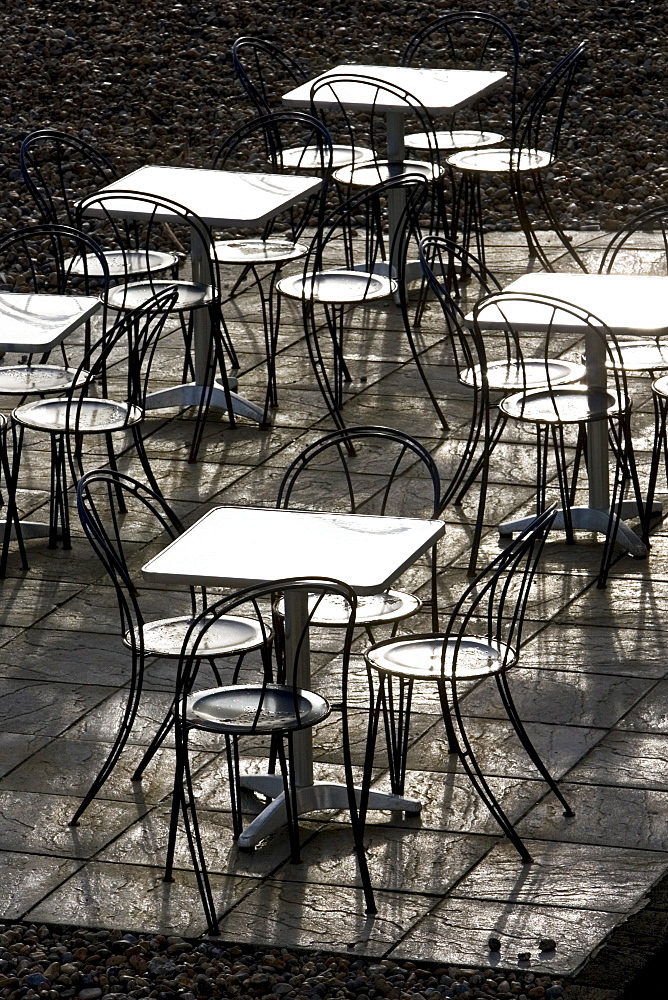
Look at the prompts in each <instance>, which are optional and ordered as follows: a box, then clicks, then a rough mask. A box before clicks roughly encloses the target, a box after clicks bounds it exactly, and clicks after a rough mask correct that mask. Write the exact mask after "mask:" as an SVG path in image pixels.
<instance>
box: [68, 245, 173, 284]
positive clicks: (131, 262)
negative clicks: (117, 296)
mask: <svg viewBox="0 0 668 1000" xmlns="http://www.w3.org/2000/svg"><path fill="white" fill-rule="evenodd" d="M104 259H105V260H106V262H107V267H108V268H109V274H110V276H111V277H112V278H120V277H122V278H124V277H125V276H126V275H127V274H152V273H153V272H155V273H158V272H160V271H167V270H168V269H169V268H170V267H175V266H176V265H177V264H178V263H179V258H178V255H177V254H175V253H163V252H162V251H159V250H148V251H141V250H127V251H126V252H125V253H123V251H122V250H105V251H104ZM64 266H65V267H66V268H67V270H68V271H70V272H71V273H72V274H88V275H91V276H93V277H95V276H98V275H99V276H101V275H102V267H101V265H100V261H99V260H98V258H97V257H96V256H95V255H94V254H87V255H86V260H85V262H84V260H83V259H82V258H81V257H70V258H69V259H68V260H66V261H65V262H64Z"/></svg>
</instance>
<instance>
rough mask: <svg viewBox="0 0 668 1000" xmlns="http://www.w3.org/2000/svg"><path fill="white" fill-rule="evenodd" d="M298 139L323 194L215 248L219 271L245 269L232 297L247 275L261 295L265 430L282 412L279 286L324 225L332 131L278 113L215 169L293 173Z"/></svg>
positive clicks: (248, 128) (236, 136) (226, 146)
mask: <svg viewBox="0 0 668 1000" xmlns="http://www.w3.org/2000/svg"><path fill="white" fill-rule="evenodd" d="M299 137H301V139H302V143H301V145H300V146H298V147H297V148H298V149H300V150H302V152H303V153H304V155H305V156H308V162H309V164H310V167H311V169H317V172H318V173H320V174H321V175H322V178H323V180H322V185H321V187H320V190H319V191H318V192H317V193H316V194H315V195H313V196H312V197H311V198H307V199H306V200H305V201H303V202H301V203H300V204H299V205H298V206H296V207H293V208H292V209H291V210H290V212H289V213H287V215H286V216H281V218H280V219H278V218H274V219H271V220H270V221H269V222H268V223H267V225H266V226H265V228H264V230H263V231H262V232H261V233H259V234H258V235H257V236H252V237H249V236H248V235H247V234H246V235H241V236H239V237H237V238H234V239H224V240H216V241H215V244H214V247H215V259H216V263H217V264H218V265H219V266H228V267H230V266H231V267H240V268H242V273H241V275H240V277H239V279H238V281H237V282H236V284H235V286H234V288H233V289H232V292H231V296H233V295H234V293H235V292H236V290H237V288H238V286H239V285H240V283H241V282H242V281H243V280H244V279H245V277H246V276H247V275H248V274H250V275H251V276H252V278H253V281H254V283H255V286H256V288H257V290H258V295H259V299H260V305H261V308H262V322H263V327H264V349H265V354H266V358H267V392H266V398H265V408H264V413H265V416H264V423H265V424H266V422H267V415H268V411H269V408H270V407H276V406H278V387H277V384H276V363H275V362H276V350H277V344H278V331H279V325H280V316H281V311H280V301H281V300H280V297H279V296H278V294H277V292H276V282H277V280H278V278H279V277H280V273H281V269H282V268H283V266H284V265H286V264H289V263H291V262H292V261H296V260H299V259H300V258H302V257H304V256H305V255H306V254H307V253H308V244H305V243H300V242H299V239H300V237H301V236H302V234H303V233H304V230H305V229H306V227H307V226H311V227H315V228H316V229H317V228H318V226H319V225H320V224H321V223H322V220H323V217H324V214H325V205H326V200H327V191H328V183H327V181H328V177H329V174H330V172H331V166H332V141H331V139H330V137H329V133H328V132H327V129H326V128H325V126H324V125H323V124H322V123H321V122H320V121H318V119H316V118H312V117H311V116H310V115H305V114H301V113H300V112H293V111H278V112H275V113H273V114H268V115H262V116H261V117H260V118H254V119H252V120H251V121H250V122H247V123H246V124H245V125H242V126H241V127H240V128H238V129H237V130H236V132H234V133H233V134H232V135H231V136H230V137H229V138H228V139H227V140H226V141H225V142H224V143H223V144H222V146H221V147H220V149H219V150H218V152H217V153H216V156H215V157H214V160H213V164H212V166H213V167H214V169H216V168H217V169H221V170H236V171H238V170H252V171H253V172H257V171H263V172H265V173H269V174H273V173H275V174H281V173H291V172H292V171H293V170H294V169H295V167H298V166H300V164H299V163H297V164H294V163H292V162H291V163H290V166H289V167H286V165H285V164H284V150H285V149H286V148H287V147H288V142H289V141H290V140H291V141H293V142H294V141H295V139H297V138H299ZM279 223H280V230H281V233H280V235H279V229H278V224H279ZM286 229H287V232H286V231H285V230H286ZM266 268H270V273H269V279H268V281H267V275H266V274H264V273H263V272H264V270H265V269H266Z"/></svg>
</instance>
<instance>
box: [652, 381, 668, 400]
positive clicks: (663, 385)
mask: <svg viewBox="0 0 668 1000" xmlns="http://www.w3.org/2000/svg"><path fill="white" fill-rule="evenodd" d="M652 392H654V393H656V395H657V396H665V397H666V398H667V399H668V375H662V376H661V378H658V379H656V381H654V382H652Z"/></svg>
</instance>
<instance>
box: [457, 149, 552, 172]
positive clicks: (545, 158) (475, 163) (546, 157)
mask: <svg viewBox="0 0 668 1000" xmlns="http://www.w3.org/2000/svg"><path fill="white" fill-rule="evenodd" d="M552 159H553V157H552V154H551V153H550V152H548V151H547V150H546V149H532V150H528V149H524V150H521V151H519V152H518V151H517V150H511V149H495V148H488V149H467V150H462V152H461V153H454V154H453V155H452V156H449V157H448V159H447V163H448V165H449V166H451V167H456V168H457V169H458V170H474V171H479V172H480V173H499V174H507V173H508V171H509V170H510V169H511V166H512V169H513V170H519V171H522V170H544V169H545V167H549V165H550V164H551V163H552Z"/></svg>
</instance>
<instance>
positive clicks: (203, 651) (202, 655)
mask: <svg viewBox="0 0 668 1000" xmlns="http://www.w3.org/2000/svg"><path fill="white" fill-rule="evenodd" d="M119 496H122V497H123V508H124V510H125V511H126V512H128V511H129V513H128V518H127V520H128V523H129V525H130V526H131V527H132V525H133V522H134V523H135V524H136V522H137V520H138V521H139V523H140V524H141V537H142V540H144V541H146V540H148V539H155V538H159V537H162V536H163V535H166V536H167V539H168V540H173V539H174V538H176V537H177V536H178V535H180V534H182V532H183V530H184V528H183V525H182V524H181V522H180V520H179V518H178V517H177V516H176V514H175V513H174V511H173V510H172V509H171V507H170V506H169V505H168V503H167V502H166V501H165V500H164V498H163V497H162V496H161V494H160V493H159V492H156V491H155V490H152V489H150V488H148V487H147V486H144V485H143V484H142V483H140V482H138V481H137V480H136V479H132V478H131V477H130V476H124V475H122V474H121V473H119V472H115V471H113V470H112V471H110V470H105V469H96V470H94V471H92V472H87V473H86V474H85V475H84V476H83V477H82V478H81V480H80V481H79V485H78V487H77V509H78V512H79V517H80V519H81V525H82V527H83V529H84V532H85V533H86V537H87V538H88V540H89V542H90V543H91V545H92V547H93V550H94V552H95V554H96V556H97V557H98V559H99V560H100V561H101V563H102V565H103V566H104V568H105V570H106V572H107V574H108V575H109V577H110V579H111V582H112V584H113V587H114V590H115V593H116V598H117V600H118V610H119V613H120V619H121V635H122V638H123V642H124V644H125V645H126V646H127V647H128V648H129V650H130V654H131V657H132V668H131V673H130V684H129V687H128V692H127V703H126V706H125V711H124V713H123V718H122V721H121V725H120V728H119V730H118V734H117V736H116V739H115V741H114V744H113V747H112V749H111V750H110V752H109V755H108V757H107V759H106V761H105V762H104V764H103V765H102V767H101V769H100V771H99V773H98V775H97V777H96V778H95V780H94V781H93V783H92V785H91V787H90V789H89V790H88V792H87V793H86V795H85V797H84V799H83V801H82V802H81V804H80V805H79V807H78V809H77V811H76V812H75V814H74V816H73V817H72V819H71V821H70V825H71V826H77V825H78V823H79V820H80V819H81V816H82V815H83V813H84V812H85V810H86V809H87V808H88V806H89V805H90V803H91V802H92V801H93V799H94V798H95V796H96V795H97V793H98V792H99V791H100V789H101V788H102V786H103V785H104V783H105V782H106V781H107V779H108V778H109V776H110V775H111V773H112V771H113V769H114V767H115V766H116V764H117V762H118V760H119V758H120V755H121V753H122V752H123V748H124V747H125V744H126V743H127V741H128V738H129V736H130V733H131V732H132V727H133V724H134V721H135V719H136V716H137V712H138V710H139V704H140V701H141V695H142V685H143V680H144V667H145V665H146V660H147V658H148V657H153V656H159V657H167V658H168V659H172V660H178V658H179V657H180V656H181V652H182V650H183V648H184V641H185V637H186V634H188V636H189V637H190V641H191V642H192V641H194V640H195V638H196V637H198V636H199V633H200V632H201V631H202V630H203V629H205V628H206V633H207V634H206V638H205V639H203V640H202V642H200V643H198V656H197V658H196V661H195V662H194V664H193V678H192V679H193V681H194V679H195V674H196V670H197V667H198V666H199V663H200V661H201V660H206V661H207V662H208V663H209V665H210V667H211V669H212V671H213V674H214V677H215V680H216V683H218V684H220V683H221V676H220V673H219V670H218V667H217V665H216V660H217V659H218V658H225V657H230V656H235V657H237V658H238V659H237V665H236V669H235V672H238V670H239V668H240V666H241V663H242V660H243V658H244V656H245V655H246V653H248V652H251V651H252V650H255V649H258V648H260V646H261V645H262V644H263V643H265V642H270V641H271V638H272V635H271V630H268V629H267V628H266V626H264V624H263V623H260V621H259V620H257V619H256V618H253V617H250V618H249V617H244V616H239V615H219V616H217V617H216V618H215V620H214V621H213V622H209V621H208V620H207V619H206V617H204V618H202V616H201V614H200V612H201V611H202V610H204V609H205V608H206V591H205V590H204V589H201V590H196V589H195V588H194V587H191V588H190V594H189V603H190V610H189V612H188V613H187V614H185V615H177V616H174V617H169V618H161V619H158V620H153V621H147V620H146V618H145V617H144V614H143V612H142V610H141V604H140V594H139V592H138V590H137V587H136V584H135V581H134V580H133V578H132V573H131V570H130V568H129V566H128V555H129V552H128V543H129V542H130V539H129V538H127V537H125V535H124V531H123V521H124V518H123V517H122V516H120V517H119V514H118V510H117V508H118V498H119ZM130 534H131V532H128V535H130ZM130 544H131V543H130ZM194 622H197V624H196V625H195V626H194V627H193V623H194ZM173 723H174V711H173V706H172V709H171V710H170V712H169V713H168V715H167V717H166V719H165V720H164V722H163V723H162V725H161V726H160V727H159V729H158V731H157V733H156V735H155V737H154V739H153V741H152V742H151V745H150V746H149V748H148V749H147V751H146V753H145V754H144V757H143V759H142V761H141V763H140V764H139V766H138V767H137V769H136V771H135V773H134V775H133V777H132V780H133V781H139V780H140V779H141V776H142V774H143V772H144V769H145V767H146V766H147V764H148V763H149V762H150V760H151V759H152V758H153V756H154V754H155V753H156V751H157V750H158V748H159V747H160V746H161V745H162V743H163V741H164V739H165V738H166V736H167V734H168V733H169V731H170V730H171V728H172V726H173Z"/></svg>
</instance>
